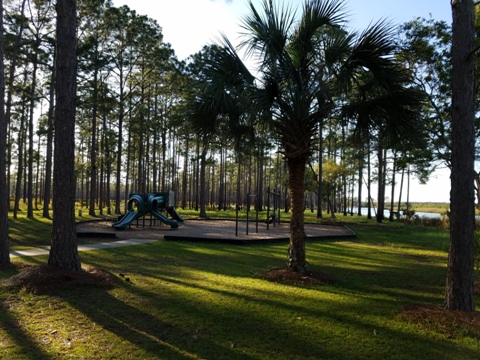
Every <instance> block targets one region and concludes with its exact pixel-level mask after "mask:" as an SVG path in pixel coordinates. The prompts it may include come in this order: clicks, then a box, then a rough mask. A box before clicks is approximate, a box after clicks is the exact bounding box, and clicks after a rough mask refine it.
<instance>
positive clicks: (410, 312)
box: [397, 305, 480, 338]
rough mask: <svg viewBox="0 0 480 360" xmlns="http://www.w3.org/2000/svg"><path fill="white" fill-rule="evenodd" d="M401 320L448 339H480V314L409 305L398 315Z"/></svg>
mask: <svg viewBox="0 0 480 360" xmlns="http://www.w3.org/2000/svg"><path fill="white" fill-rule="evenodd" d="M397 316H399V317H400V318H402V319H404V320H406V321H408V322H410V323H413V324H416V325H418V326H420V327H422V328H424V329H426V330H430V331H435V332H437V333H440V334H442V335H444V336H446V337H447V338H456V337H464V336H465V335H466V334H469V335H470V336H472V337H475V338H480V313H478V312H473V313H467V312H463V311H452V310H447V309H444V308H443V307H441V306H438V305H408V306H406V307H405V308H403V309H402V310H401V311H400V312H399V313H398V314H397Z"/></svg>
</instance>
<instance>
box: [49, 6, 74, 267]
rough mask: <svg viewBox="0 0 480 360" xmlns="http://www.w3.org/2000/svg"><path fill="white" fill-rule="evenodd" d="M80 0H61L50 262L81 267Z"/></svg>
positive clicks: (58, 19) (58, 30)
mask: <svg viewBox="0 0 480 360" xmlns="http://www.w3.org/2000/svg"><path fill="white" fill-rule="evenodd" d="M76 7H77V6H76V0H58V1H57V5H56V9H57V55H58V56H57V75H58V77H57V83H56V97H57V101H56V104H57V109H56V114H55V150H54V164H55V165H56V166H54V169H53V226H52V246H51V248H50V256H49V258H48V264H49V265H52V266H56V267H59V268H62V269H67V270H74V271H79V270H81V264H80V257H79V255H78V248H77V233H76V230H75V172H74V160H75V159H74V149H75V95H76V67H77V58H76V32H75V31H76Z"/></svg>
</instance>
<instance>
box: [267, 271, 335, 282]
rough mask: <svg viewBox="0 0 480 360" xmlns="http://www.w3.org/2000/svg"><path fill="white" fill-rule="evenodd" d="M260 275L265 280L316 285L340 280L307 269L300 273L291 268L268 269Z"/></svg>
mask: <svg viewBox="0 0 480 360" xmlns="http://www.w3.org/2000/svg"><path fill="white" fill-rule="evenodd" d="M259 277H260V278H262V279H265V280H269V281H274V282H279V283H286V284H302V285H314V284H332V283H336V282H338V280H337V279H335V278H334V277H333V276H331V275H328V274H324V273H321V272H318V271H310V270H307V271H306V272H304V273H300V272H297V271H294V270H292V269H290V268H278V269H273V270H268V271H265V272H263V273H260V274H259Z"/></svg>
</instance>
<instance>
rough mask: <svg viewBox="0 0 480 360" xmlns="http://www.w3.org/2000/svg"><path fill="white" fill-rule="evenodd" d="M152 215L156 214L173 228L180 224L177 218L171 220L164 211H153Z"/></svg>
mask: <svg viewBox="0 0 480 360" xmlns="http://www.w3.org/2000/svg"><path fill="white" fill-rule="evenodd" d="M152 215H153V216H155V217H156V218H157V219H158V220H160V221H161V222H163V223H164V224H167V225H170V226H171V227H172V229H176V228H178V226H179V223H178V222H176V221H175V220H170V219H169V218H167V217H166V216H165V215H163V214H162V213H159V212H158V211H152Z"/></svg>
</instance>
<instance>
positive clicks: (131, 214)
mask: <svg viewBox="0 0 480 360" xmlns="http://www.w3.org/2000/svg"><path fill="white" fill-rule="evenodd" d="M139 216H140V214H139V212H138V211H135V210H129V211H128V212H127V213H126V214H125V215H124V216H123V217H122V219H121V220H120V221H118V222H116V223H115V224H113V225H112V226H113V227H114V228H115V229H125V228H126V227H128V225H130V224H131V223H132V222H133V221H134V220H136V219H137V218H138V217H139Z"/></svg>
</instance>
